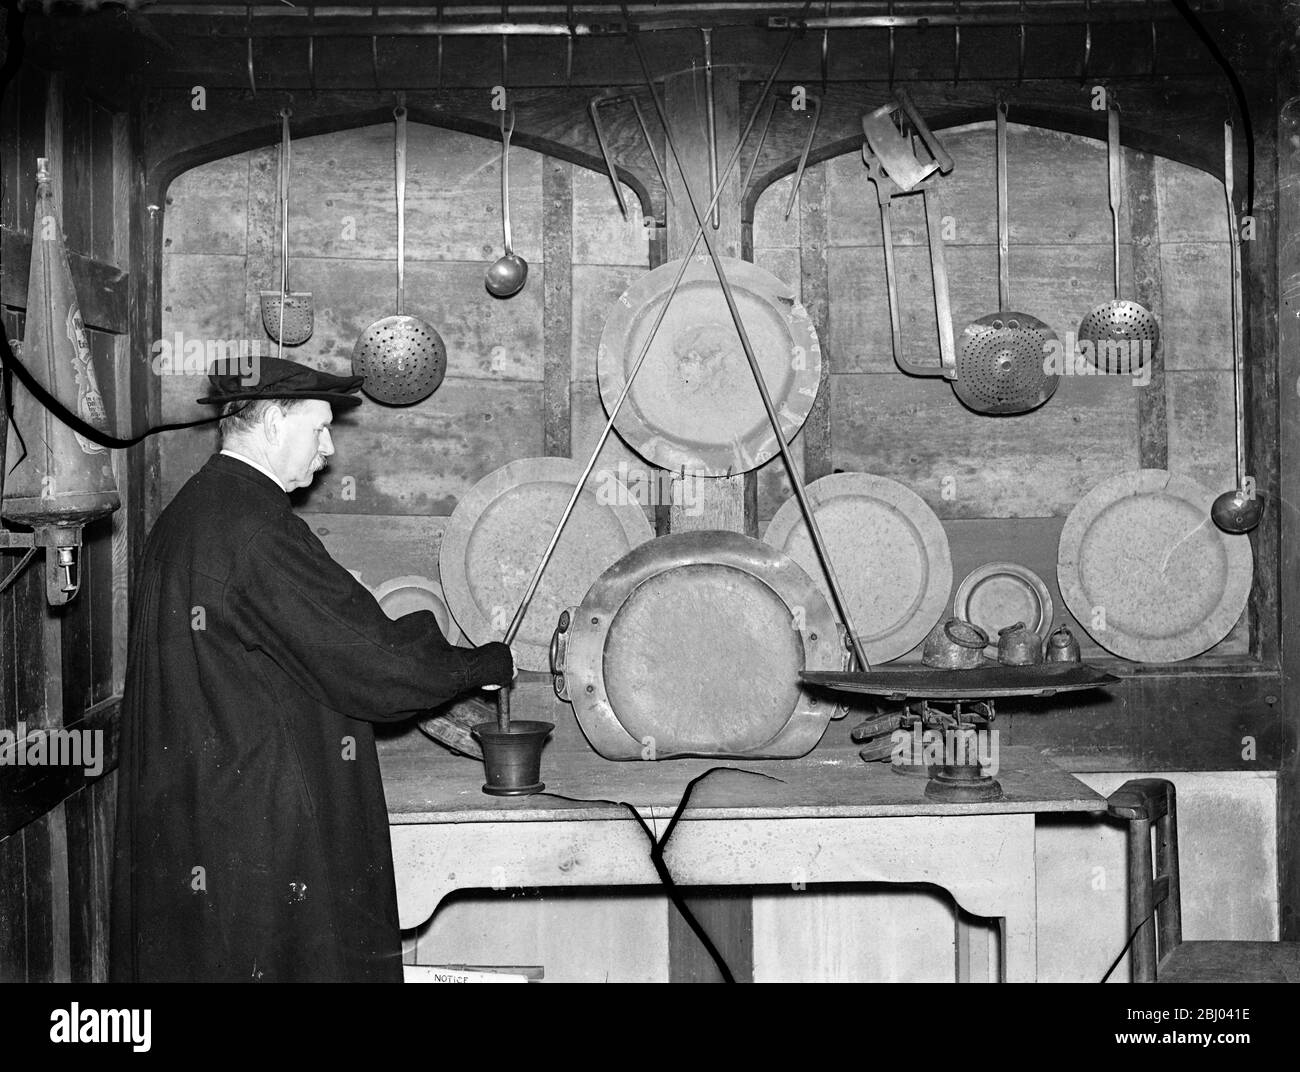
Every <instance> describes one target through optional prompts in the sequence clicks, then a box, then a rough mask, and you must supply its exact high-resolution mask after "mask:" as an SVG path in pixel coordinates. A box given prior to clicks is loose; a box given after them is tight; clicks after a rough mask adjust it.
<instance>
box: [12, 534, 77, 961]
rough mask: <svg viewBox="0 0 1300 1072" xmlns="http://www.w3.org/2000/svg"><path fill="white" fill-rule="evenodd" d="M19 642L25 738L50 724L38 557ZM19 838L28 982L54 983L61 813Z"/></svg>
mask: <svg viewBox="0 0 1300 1072" xmlns="http://www.w3.org/2000/svg"><path fill="white" fill-rule="evenodd" d="M11 591H12V592H13V594H14V623H15V630H14V633H15V640H16V642H17V645H16V651H15V653H14V654H15V658H14V690H15V694H16V696H17V699H18V704H19V714H20V716H21V718H22V720H23V721H25V722H26V729H27V732H28V733H30V732H31V731H32V730H33V729H35V728H37V727H39V726H42V725H44V724H46V723H47V721H48V708H47V697H46V685H47V682H46V673H45V650H46V644H47V642H48V639H49V638H48V630H47V627H46V607H45V561H44V555H37V556H36V558H34V559H33V560H32V564H31V565H30V566H28V568H27V569H26V570H25V571H24V572H23V574H22V575H21V576H20V577H19V578H18V579H17V580H16V581H15V582H14V584H13V587H12V589H11ZM14 836H15V837H21V838H22V839H23V862H24V867H25V872H24V877H25V891H24V897H25V902H26V920H27V936H26V941H27V965H26V976H27V981H28V982H54V981H55V979H56V956H55V932H56V918H57V915H58V905H57V904H56V899H57V898H58V896H59V894H58V890H57V889H56V887H55V883H54V881H53V875H54V872H55V871H56V870H62V868H61V867H60V866H59V865H60V864H61V863H62V862H63V861H64V860H66V855H65V852H64V848H65V842H64V835H63V808H62V807H59V808H56V809H55V810H54V811H52V812H50V813H49V814H48V815H45V816H42V817H41V818H40V819H38V820H36V821H35V822H34V823H31V824H30V825H29V826H27V827H25V828H24V829H23V830H22V831H21V832H20V833H19V834H15V835H14Z"/></svg>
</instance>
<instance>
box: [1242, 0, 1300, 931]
mask: <svg viewBox="0 0 1300 1072" xmlns="http://www.w3.org/2000/svg"><path fill="white" fill-rule="evenodd" d="M1281 21H1282V26H1281V30H1282V32H1281V34H1280V39H1281V42H1282V46H1283V47H1282V51H1281V53H1280V54H1279V55H1278V57H1277V59H1278V63H1277V67H1276V70H1277V76H1278V84H1277V98H1276V100H1277V105H1278V111H1277V143H1276V145H1277V191H1276V196H1277V228H1276V233H1277V234H1278V235H1285V236H1286V240H1285V241H1281V242H1278V243H1277V254H1276V255H1277V288H1278V293H1279V294H1280V296H1281V297H1280V302H1279V304H1278V306H1277V307H1276V308H1277V311H1278V316H1277V343H1278V365H1277V405H1278V409H1279V416H1280V427H1279V435H1278V436H1277V444H1278V453H1279V455H1280V456H1279V458H1278V461H1279V468H1278V470H1277V472H1278V494H1277V496H1276V497H1275V498H1274V500H1273V501H1272V502H1269V503H1267V504H1266V505H1267V508H1268V509H1269V510H1270V511H1273V512H1275V513H1276V514H1277V515H1278V517H1277V521H1278V523H1279V524H1280V526H1281V538H1280V546H1279V564H1280V570H1279V572H1280V575H1281V576H1282V577H1283V578H1285V579H1286V584H1285V585H1284V586H1283V587H1282V589H1281V592H1280V597H1281V618H1282V623H1281V624H1282V636H1283V637H1292V638H1294V637H1295V636H1296V635H1297V634H1300V596H1298V595H1297V592H1296V586H1295V578H1296V577H1297V576H1298V575H1300V538H1298V537H1300V531H1298V529H1297V524H1296V520H1297V519H1296V512H1295V504H1296V503H1300V245H1297V243H1296V240H1295V237H1294V236H1295V235H1297V234H1300V2H1298V0H1285V3H1283V5H1282V11H1281ZM1256 174H1257V175H1262V174H1263V171H1262V169H1257V170H1256ZM1257 241H1258V239H1257ZM1248 252H1249V253H1250V254H1251V255H1250V257H1249V262H1250V263H1249V268H1250V271H1249V273H1248V280H1249V281H1250V282H1252V283H1253V282H1254V279H1255V277H1256V276H1257V275H1258V274H1259V272H1260V265H1259V259H1258V258H1259V253H1258V252H1257V251H1256V250H1252V249H1250V248H1249V244H1248ZM1245 304H1246V306H1247V308H1249V307H1250V301H1249V300H1247V301H1246V302H1245ZM1250 323H1251V326H1252V327H1254V326H1255V324H1256V321H1255V319H1254V317H1251V319H1250ZM1259 326H1261V327H1264V326H1266V325H1265V324H1263V323H1261V324H1260V325H1259ZM1253 337H1254V332H1253V331H1252V332H1251V333H1250V335H1249V336H1248V345H1247V347H1246V350H1247V353H1249V352H1250V346H1249V342H1250V340H1251V339H1252V338H1253ZM1251 366H1252V363H1251V362H1249V361H1248V362H1247V368H1248V369H1249V370H1250V371H1251V375H1250V381H1251V386H1253V385H1255V384H1257V383H1259V382H1260V381H1261V379H1262V377H1263V376H1264V372H1263V370H1258V369H1254V368H1252V367H1251ZM1250 394H1251V391H1250V390H1249V389H1248V391H1247V395H1248V397H1249V396H1250ZM1252 445H1254V444H1252ZM1248 456H1249V455H1248ZM1298 675H1300V646H1298V645H1297V644H1295V643H1294V642H1292V643H1287V644H1284V645H1283V646H1282V676H1283V680H1284V681H1295V680H1297V676H1298ZM1283 696H1284V702H1285V719H1286V723H1287V727H1288V729H1287V734H1286V737H1287V742H1286V746H1285V748H1284V750H1283V755H1282V763H1281V766H1280V768H1279V770H1278V776H1277V882H1278V917H1279V924H1280V929H1281V937H1282V939H1283V940H1285V941H1296V940H1297V939H1300V844H1297V838H1300V750H1298V749H1297V744H1296V733H1297V730H1296V728H1297V726H1300V694H1297V690H1295V689H1287V690H1284V692H1283Z"/></svg>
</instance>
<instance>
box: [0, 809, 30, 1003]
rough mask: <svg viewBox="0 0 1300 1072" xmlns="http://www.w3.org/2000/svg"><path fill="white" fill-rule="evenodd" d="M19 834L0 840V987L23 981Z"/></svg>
mask: <svg viewBox="0 0 1300 1072" xmlns="http://www.w3.org/2000/svg"><path fill="white" fill-rule="evenodd" d="M23 855H24V840H23V834H22V832H21V831H20V832H19V833H17V834H13V835H11V836H9V837H7V838H5V839H3V840H0V983H22V982H26V981H27V896H26V894H27V881H26V867H25V865H24V862H23Z"/></svg>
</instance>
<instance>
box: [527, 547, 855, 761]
mask: <svg viewBox="0 0 1300 1072" xmlns="http://www.w3.org/2000/svg"><path fill="white" fill-rule="evenodd" d="M552 659H553V670H554V671H555V685H556V692H557V694H558V695H559V696H560V698H561V699H564V700H568V701H569V702H570V703H571V704H573V710H574V714H575V715H576V716H577V719H578V724H579V725H580V726H581V727H582V731H583V733H585V734H586V736H587V740H588V741H590V742H591V745H592V747H593V748H594V749H595V750H596V751H597V752H598V753H600V755H602V756H604V757H605V758H606V759H645V760H651V759H668V758H671V757H674V756H735V757H744V758H748V759H758V758H782V759H785V758H793V757H796V756H801V755H804V754H805V753H807V752H809V751H811V750H812V748H813V747H814V746H815V745H816V744H817V742H818V741H819V740H820V739H821V736H822V734H823V733H824V732H825V730H826V725H827V723H828V722H829V721H830V719H831V718H832V717H834V716H835V715H836V714H837V713H838V708H837V705H836V704H835V702H834V701H833V700H832V699H830V698H828V697H826V696H824V695H818V694H816V693H815V692H813V691H810V690H806V689H804V688H803V687H802V686H801V685H800V683H799V675H800V673H802V672H803V671H805V670H843V669H844V667H845V665H846V663H847V649H846V648H845V646H844V643H843V641H842V634H841V633H840V630H839V628H838V626H837V624H836V621H835V617H834V615H833V614H832V613H831V609H830V605H829V604H828V603H827V602H826V600H825V599H824V598H823V597H822V595H821V593H820V592H818V590H817V587H816V585H815V584H813V581H812V578H810V577H809V576H808V574H807V573H805V572H804V571H803V570H802V569H801V568H800V567H799V566H798V565H797V564H796V563H795V562H794V561H793V560H791V559H790V558H789V557H788V556H786V555H783V554H781V552H779V551H777V550H775V549H774V548H771V547H768V546H767V545H766V544H763V543H761V542H760V541H758V540H755V539H752V538H750V537H748V536H742V535H741V534H739V533H735V532H711V531H710V532H683V533H679V534H676V535H672V536H664V537H661V538H659V539H657V540H652V541H651V542H649V543H645V544H642V545H641V546H640V547H638V548H637V549H636V550H634V551H632V552H631V553H630V554H628V555H626V556H625V557H624V558H623V559H621V560H620V561H619V562H617V563H616V564H615V565H613V566H611V567H610V568H609V569H608V570H606V571H605V572H604V573H603V574H601V576H600V578H599V580H597V581H596V583H595V584H594V585H592V587H591V590H590V591H589V592H587V594H586V596H585V597H584V598H583V600H582V603H581V605H580V606H578V607H574V608H571V609H570V610H569V611H567V612H566V614H565V615H564V616H563V617H562V618H561V619H560V626H559V628H557V631H556V634H555V640H554V646H553V649H552Z"/></svg>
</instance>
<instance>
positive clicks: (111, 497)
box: [3, 159, 120, 525]
mask: <svg viewBox="0 0 1300 1072" xmlns="http://www.w3.org/2000/svg"><path fill="white" fill-rule="evenodd" d="M36 182H37V187H36V190H37V197H36V212H35V216H34V219H33V221H32V264H31V275H30V277H29V279H28V283H27V319H26V325H25V329H24V331H23V344H22V360H23V364H24V365H25V366H26V367H27V369H29V370H30V372H31V374H32V375H33V376H34V377H35V378H36V379H37V380H38V381H39V383H40V384H41V386H42V387H44V388H45V389H46V390H47V391H48V392H49V393H50V394H51V395H53V396H54V397H55V398H56V399H58V400H59V401H60V402H61V403H62V404H63V405H64V406H66V407H67V408H68V409H69V410H71V411H72V412H73V413H75V414H76V415H77V416H79V417H80V418H81V419H82V420H83V421H85V422H86V423H87V424H89V425H91V426H93V427H94V428H98V429H101V430H103V431H105V432H107V431H109V424H108V413H107V410H106V408H105V406H104V397H103V395H102V394H101V393H100V390H99V380H98V377H97V375H96V372H95V361H94V355H93V354H92V353H91V350H90V343H89V339H88V338H87V336H86V328H85V324H84V323H83V322H82V319H81V309H80V306H79V305H78V302H77V292H76V289H75V287H74V286H73V283H72V272H71V270H70V269H69V267H68V254H67V249H66V247H65V245H64V240H63V227H62V224H61V222H60V218H59V212H58V209H57V207H56V205H55V201H54V197H53V194H52V192H51V188H50V177H49V173H48V171H47V170H46V162H45V160H44V159H42V160H40V161H39V162H38V171H37V178H36ZM10 388H11V390H12V392H13V407H12V414H13V416H12V428H11V432H12V433H13V434H12V435H11V437H10V447H9V451H8V457H7V458H6V459H5V464H6V465H8V466H9V467H10V468H9V472H8V474H7V477H6V480H5V486H4V501H3V514H4V517H5V518H6V519H7V520H10V521H16V522H18V523H20V524H24V525H39V524H57V525H77V524H84V523H85V522H86V521H89V520H92V519H94V518H96V517H102V516H103V515H105V514H108V513H111V512H112V511H113V510H116V509H117V507H118V505H119V503H120V501H119V499H118V494H117V484H116V482H115V481H114V479H113V469H112V465H111V462H110V455H109V452H108V450H107V449H106V448H104V447H103V446H101V445H100V444H98V443H95V442H93V441H92V440H90V439H88V438H86V437H85V436H83V435H81V434H80V433H78V432H75V431H73V430H72V429H71V428H69V427H68V426H67V425H66V424H65V423H63V421H61V420H60V419H59V418H58V417H56V416H55V415H54V414H53V413H51V412H50V411H49V410H48V409H47V408H46V407H45V406H43V405H41V403H40V402H38V401H37V400H36V399H35V398H34V397H33V396H32V394H31V392H29V391H28V390H27V389H26V388H25V387H24V386H23V384H22V383H21V382H19V380H18V379H17V378H16V377H14V378H13V379H12V381H11V384H10Z"/></svg>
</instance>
